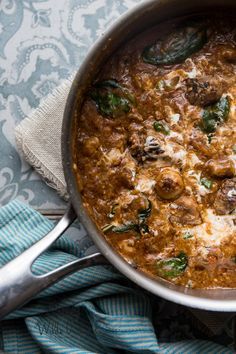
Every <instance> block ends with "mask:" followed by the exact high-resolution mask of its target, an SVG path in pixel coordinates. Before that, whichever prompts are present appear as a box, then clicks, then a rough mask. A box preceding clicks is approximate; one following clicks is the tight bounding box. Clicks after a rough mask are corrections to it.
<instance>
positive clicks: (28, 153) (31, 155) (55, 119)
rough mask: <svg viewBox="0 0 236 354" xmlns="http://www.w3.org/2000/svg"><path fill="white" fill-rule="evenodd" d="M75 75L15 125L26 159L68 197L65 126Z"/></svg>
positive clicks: (59, 191) (49, 182)
mask: <svg viewBox="0 0 236 354" xmlns="http://www.w3.org/2000/svg"><path fill="white" fill-rule="evenodd" d="M74 75H75V74H72V75H71V76H70V78H68V79H67V80H65V81H64V82H63V83H62V84H61V85H60V86H59V87H57V88H56V89H55V90H54V91H53V92H52V93H51V94H50V95H49V96H48V97H47V98H46V99H45V100H44V101H43V102H42V103H41V104H40V106H39V107H38V108H36V109H35V110H33V111H32V112H31V113H30V116H29V117H27V118H25V119H24V120H23V121H21V123H20V124H19V125H18V126H17V127H16V129H15V137H16V144H17V147H18V150H19V151H20V152H21V153H22V155H23V156H24V158H25V160H26V161H27V162H28V163H29V164H30V165H31V166H33V167H34V169H35V170H36V171H37V172H38V173H39V174H40V175H41V176H42V177H43V179H44V180H45V182H46V183H47V184H48V185H49V186H50V187H52V188H54V189H56V191H57V192H58V193H59V195H60V196H62V197H64V198H66V182H65V178H64V173H63V168H62V157H61V130H62V120H63V113H64V108H65V104H66V99H67V96H68V94H69V91H70V88H71V85H72V80H73V77H74Z"/></svg>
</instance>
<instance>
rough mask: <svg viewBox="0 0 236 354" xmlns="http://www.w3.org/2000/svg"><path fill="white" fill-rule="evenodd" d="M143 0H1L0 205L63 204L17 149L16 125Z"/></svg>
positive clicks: (54, 205)
mask: <svg viewBox="0 0 236 354" xmlns="http://www.w3.org/2000/svg"><path fill="white" fill-rule="evenodd" d="M138 2H139V0H60V1H59V0H0V149H1V150H0V151H1V158H0V205H4V204H5V203H7V202H9V201H10V200H12V199H14V198H16V197H17V198H18V199H20V200H22V201H24V202H27V203H29V204H30V205H31V206H33V207H37V208H39V209H40V208H43V209H47V208H50V209H53V208H57V209H60V208H63V207H64V203H63V202H62V201H61V200H60V198H59V197H58V196H57V194H56V193H55V192H54V191H53V190H52V189H50V188H49V187H47V186H46V185H45V183H44V182H43V181H42V180H41V179H40V177H39V176H38V175H37V174H36V173H35V172H34V171H33V170H32V168H30V166H29V165H27V164H26V163H25V162H24V161H23V160H22V159H21V158H20V156H19V154H18V153H17V150H16V147H15V142H14V126H15V125H17V124H18V123H19V122H20V121H21V120H22V119H24V118H25V117H26V116H27V115H28V114H29V112H30V111H31V110H32V109H34V108H35V107H37V106H38V105H39V103H40V101H41V100H43V99H44V97H46V96H47V95H48V94H49V93H50V92H51V91H52V90H53V89H54V88H55V87H57V86H58V85H60V83H61V82H62V81H63V80H64V79H65V78H67V77H68V76H69V75H70V74H71V72H73V71H74V70H75V69H77V68H78V67H79V65H80V63H81V62H82V60H83V59H84V57H85V55H86V53H87V51H88V49H89V47H90V46H91V45H92V44H93V42H94V41H95V40H96V38H97V37H98V36H99V35H100V34H101V33H102V32H103V31H104V29H105V28H106V27H107V26H109V24H111V23H112V22H113V21H114V20H115V19H116V18H117V17H119V15H120V14H121V13H123V12H124V11H126V10H127V9H128V8H130V7H132V6H134V5H135V4H136V3H138Z"/></svg>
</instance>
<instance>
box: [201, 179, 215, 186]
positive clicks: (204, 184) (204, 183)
mask: <svg viewBox="0 0 236 354" xmlns="http://www.w3.org/2000/svg"><path fill="white" fill-rule="evenodd" d="M200 182H201V184H202V185H203V186H204V187H206V188H207V189H211V187H212V183H213V182H212V181H211V180H210V179H208V178H201V181H200Z"/></svg>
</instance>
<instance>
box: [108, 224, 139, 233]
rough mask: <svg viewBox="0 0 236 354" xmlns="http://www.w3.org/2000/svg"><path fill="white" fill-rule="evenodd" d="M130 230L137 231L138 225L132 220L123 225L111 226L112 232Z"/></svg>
mask: <svg viewBox="0 0 236 354" xmlns="http://www.w3.org/2000/svg"><path fill="white" fill-rule="evenodd" d="M131 230H133V231H136V232H139V225H138V224H135V223H133V222H129V223H127V224H124V225H118V226H113V228H112V232H116V233H122V232H128V231H131Z"/></svg>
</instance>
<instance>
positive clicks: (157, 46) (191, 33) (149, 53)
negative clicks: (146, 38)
mask: <svg viewBox="0 0 236 354" xmlns="http://www.w3.org/2000/svg"><path fill="white" fill-rule="evenodd" d="M206 42H207V32H206V29H205V28H203V27H201V26H199V25H198V26H195V25H193V26H191V25H190V26H186V27H184V28H180V29H175V31H174V32H173V33H171V34H170V35H168V36H167V37H166V38H164V39H161V40H159V41H157V42H156V43H154V44H152V45H150V46H147V47H146V48H144V50H143V53H142V59H143V61H144V62H146V63H149V64H153V65H170V64H177V63H182V62H183V61H184V60H185V59H187V58H188V57H189V56H190V55H191V54H193V53H195V52H197V51H199V50H200V49H201V48H202V47H203V46H204V44H205V43H206Z"/></svg>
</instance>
